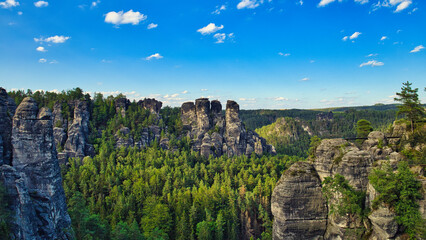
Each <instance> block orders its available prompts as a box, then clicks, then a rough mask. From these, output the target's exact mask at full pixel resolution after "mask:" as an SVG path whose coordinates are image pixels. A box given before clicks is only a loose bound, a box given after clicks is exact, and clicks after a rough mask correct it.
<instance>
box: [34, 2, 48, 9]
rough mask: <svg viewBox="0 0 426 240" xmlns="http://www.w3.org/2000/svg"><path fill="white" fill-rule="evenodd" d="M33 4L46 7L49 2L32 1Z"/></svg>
mask: <svg viewBox="0 0 426 240" xmlns="http://www.w3.org/2000/svg"><path fill="white" fill-rule="evenodd" d="M34 6H36V7H38V8H40V7H47V6H49V3H48V2H45V1H38V2H35V3H34Z"/></svg>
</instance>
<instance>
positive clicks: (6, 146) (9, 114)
mask: <svg viewBox="0 0 426 240" xmlns="http://www.w3.org/2000/svg"><path fill="white" fill-rule="evenodd" d="M15 109H16V105H15V102H14V101H13V99H12V98H10V97H9V95H7V92H6V90H5V89H4V88H0V165H2V164H9V165H10V163H11V161H12V145H11V139H12V118H13V115H14V114H15Z"/></svg>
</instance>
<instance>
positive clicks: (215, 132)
mask: <svg viewBox="0 0 426 240" xmlns="http://www.w3.org/2000/svg"><path fill="white" fill-rule="evenodd" d="M239 111H240V107H239V105H238V104H237V103H236V102H234V101H230V100H229V101H228V102H227V104H226V113H225V116H223V114H222V104H221V103H220V102H219V101H217V100H213V101H212V102H210V101H209V100H208V99H207V98H200V99H197V100H195V104H194V103H193V102H186V103H184V104H182V107H181V120H182V124H183V130H184V131H185V134H186V135H187V136H189V137H190V138H191V139H192V149H193V150H194V151H198V152H200V154H201V155H202V156H205V157H209V156H210V155H213V156H221V155H223V154H226V155H228V156H239V155H243V154H245V155H247V156H250V155H251V154H252V153H253V152H254V153H256V154H258V155H262V154H264V153H275V149H274V147H273V146H271V145H267V144H266V141H265V139H263V138H261V137H259V135H258V134H257V133H255V132H252V131H246V129H245V127H244V124H243V123H242V121H241V120H240V117H239Z"/></svg>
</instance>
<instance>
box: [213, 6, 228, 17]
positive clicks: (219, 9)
mask: <svg viewBox="0 0 426 240" xmlns="http://www.w3.org/2000/svg"><path fill="white" fill-rule="evenodd" d="M225 10H226V5H221V6H216V10H214V11H213V12H212V14H216V15H219V14H220V13H221V12H222V11H225Z"/></svg>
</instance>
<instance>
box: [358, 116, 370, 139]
mask: <svg viewBox="0 0 426 240" xmlns="http://www.w3.org/2000/svg"><path fill="white" fill-rule="evenodd" d="M371 131H373V127H372V126H371V123H370V122H369V121H367V120H365V119H361V120H359V121H358V122H357V123H356V137H358V138H366V137H367V136H368V134H369V133H370V132H371ZM363 142H364V141H363V140H362V139H357V143H358V144H362V143H363Z"/></svg>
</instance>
